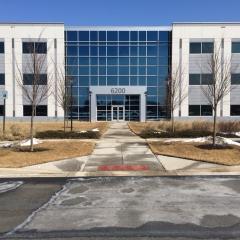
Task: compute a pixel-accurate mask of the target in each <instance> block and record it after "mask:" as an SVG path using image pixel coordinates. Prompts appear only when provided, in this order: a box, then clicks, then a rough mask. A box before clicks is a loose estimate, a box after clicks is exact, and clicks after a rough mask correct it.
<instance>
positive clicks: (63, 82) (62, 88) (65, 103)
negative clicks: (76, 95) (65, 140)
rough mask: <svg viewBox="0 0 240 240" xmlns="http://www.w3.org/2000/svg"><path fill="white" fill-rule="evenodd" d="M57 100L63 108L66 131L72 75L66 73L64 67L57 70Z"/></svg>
mask: <svg viewBox="0 0 240 240" xmlns="http://www.w3.org/2000/svg"><path fill="white" fill-rule="evenodd" d="M57 74H58V75H57V96H56V98H57V102H58V104H59V106H60V107H61V108H62V109H63V114H64V115H63V126H64V132H65V131H66V116H67V115H68V108H69V106H70V104H71V100H72V99H71V94H70V93H69V91H68V89H69V86H71V84H72V82H71V81H72V78H71V76H67V75H65V73H64V71H63V69H58V71H57Z"/></svg>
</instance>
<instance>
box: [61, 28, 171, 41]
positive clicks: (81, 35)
mask: <svg viewBox="0 0 240 240" xmlns="http://www.w3.org/2000/svg"><path fill="white" fill-rule="evenodd" d="M65 33H66V37H65V38H66V41H73V42H74V41H80V42H82V41H83V42H88V41H94V42H97V41H100V42H105V41H123V42H124V41H163V42H168V41H169V40H170V32H169V31H159V32H158V31H66V32H65Z"/></svg>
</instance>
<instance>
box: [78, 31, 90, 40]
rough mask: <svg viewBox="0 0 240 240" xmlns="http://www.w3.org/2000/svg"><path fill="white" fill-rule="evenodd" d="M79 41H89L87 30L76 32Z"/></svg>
mask: <svg viewBox="0 0 240 240" xmlns="http://www.w3.org/2000/svg"><path fill="white" fill-rule="evenodd" d="M78 40H79V41H89V31H80V32H78Z"/></svg>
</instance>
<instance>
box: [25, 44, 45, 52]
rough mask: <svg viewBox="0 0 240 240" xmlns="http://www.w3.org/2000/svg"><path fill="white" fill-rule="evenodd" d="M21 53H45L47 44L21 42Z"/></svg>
mask: <svg viewBox="0 0 240 240" xmlns="http://www.w3.org/2000/svg"><path fill="white" fill-rule="evenodd" d="M22 51H23V53H25V54H28V53H34V52H35V53H39V54H46V53H47V43H46V42H23V44H22Z"/></svg>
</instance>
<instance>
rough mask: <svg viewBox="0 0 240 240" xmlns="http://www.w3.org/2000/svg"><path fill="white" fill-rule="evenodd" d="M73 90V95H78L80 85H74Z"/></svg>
mask: <svg viewBox="0 0 240 240" xmlns="http://www.w3.org/2000/svg"><path fill="white" fill-rule="evenodd" d="M71 91H72V95H78V87H72V88H71Z"/></svg>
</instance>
